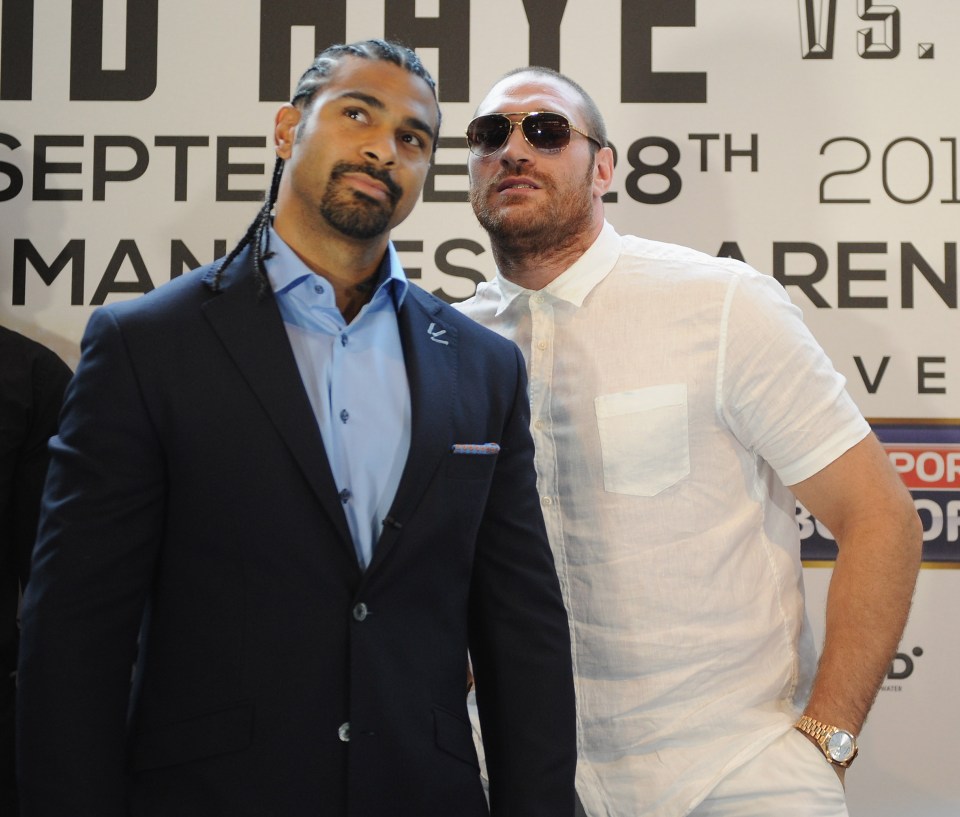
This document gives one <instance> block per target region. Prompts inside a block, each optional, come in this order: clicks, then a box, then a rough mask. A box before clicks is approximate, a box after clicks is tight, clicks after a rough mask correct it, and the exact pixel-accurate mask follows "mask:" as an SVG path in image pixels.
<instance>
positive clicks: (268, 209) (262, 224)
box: [207, 40, 440, 295]
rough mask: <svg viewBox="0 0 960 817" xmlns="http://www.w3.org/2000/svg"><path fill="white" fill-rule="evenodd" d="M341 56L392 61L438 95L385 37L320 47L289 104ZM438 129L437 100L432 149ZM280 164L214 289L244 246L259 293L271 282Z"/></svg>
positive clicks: (423, 72) (421, 70)
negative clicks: (269, 265)
mask: <svg viewBox="0 0 960 817" xmlns="http://www.w3.org/2000/svg"><path fill="white" fill-rule="evenodd" d="M344 57H359V58H360V59H367V60H383V61H385V62H391V63H393V64H394V65H397V66H399V67H400V68H404V69H406V70H407V71H409V72H410V73H411V74H413V75H414V76H417V77H419V78H420V79H422V80H423V81H424V82H425V83H426V84H427V85H428V86H429V87H430V90H431V91H433V97H434V100H436V98H437V84H436V82H435V81H434V79H433V77H432V76H430V73H429V71H427V69H426V68H425V67H424V65H423V63H422V62H420V58H419V57H418V56H417V55H416V53H415V52H414V51H412V50H411V49H409V48H407V47H406V46H404V45H400V44H399V43H394V42H389V41H386V40H364V41H362V42H358V43H346V44H343V43H341V44H338V45H331V46H330V47H329V48H326V49H324V50H323V51H321V52H320V53H319V54H318V55H317V57H316V59H315V60H314V61H313V64H312V65H311V66H310V67H309V68H308V69H307V70H306V71H304V72H303V75H302V76H301V77H300V79H299V80H298V81H297V86H296V88H295V89H294V92H293V97H292V98H291V100H290V104H291V105H294V106H296V107H297V108H300V109H301V110H306V109H307V108H309V106H310V103H311V102H313V98H314V96H316V93H317V91H319V90H320V89H321V88H322V87H323V86H324V85H325V84H326V83H327V82H328V81H329V79H330V77H331V76H332V75H333V72H334V69H336V67H337V66H338V65H339V64H340V60H342V59H343V58H344ZM439 133H440V105H439V103H438V104H437V129H436V132H435V133H434V137H433V150H434V152H436V150H437V137H438V135H439ZM283 167H284V160H283V159H281V158H280V157H279V156H278V157H277V160H276V162H275V163H274V165H273V177H272V179H271V181H270V189H269V190H268V191H267V195H266V199H265V200H264V203H263V206H262V207H261V208H260V210H259V212H258V213H257V215H256V218H254V220H253V221H252V222H251V223H250V226H249V227H248V228H247V231H246V233H244V235H243V237H242V238H241V239H240V241H238V242H237V244H236V246H235V247H234V248H233V249H232V250H231V251H230V253H229V254H228V255H227V256H226V257H225V258H224V259H223V260H222V261H221V262H220V264H219V265H218V266H217V268H216V270H215V271H214V274H213V277H212V278H211V279H209V280H208V282H207V283H208V286H209V287H210V288H211V289H212V290H213V291H214V292H219V291H220V288H221V285H222V283H223V277H224V274H225V273H226V271H227V267H229V266H230V264H232V263H233V261H234V259H235V258H236V257H237V256H238V255H239V254H240V253H241V251H242V250H243V249H244V247H247V246H249V247H250V248H251V253H252V254H253V265H254V270H255V274H256V276H257V278H258V280H259V281H260V294H261V295H262V294H264V293H266V292H268V291H269V289H270V282H269V279H268V278H267V268H266V265H265V264H264V262H265V261H266V259H268V258H270V257H271V256H272V255H273V253H272V252H271V250H270V225H271V221H272V216H273V208H274V205H275V204H276V202H277V193H278V191H279V190H280V178H281V176H283Z"/></svg>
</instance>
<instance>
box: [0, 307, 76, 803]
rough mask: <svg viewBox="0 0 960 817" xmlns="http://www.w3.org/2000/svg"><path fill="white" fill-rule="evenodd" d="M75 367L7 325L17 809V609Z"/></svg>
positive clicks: (5, 592)
mask: <svg viewBox="0 0 960 817" xmlns="http://www.w3.org/2000/svg"><path fill="white" fill-rule="evenodd" d="M70 375H71V372H70V368H69V367H68V366H67V364H66V363H64V362H63V361H62V360H61V359H60V358H59V357H57V355H56V354H55V353H54V352H52V351H51V350H50V349H48V348H47V347H46V346H43V345H41V344H39V343H37V342H36V341H35V340H31V339H30V338H28V337H24V336H23V335H21V334H20V333H19V332H14V331H12V330H10V329H7V328H5V327H3V326H0V814H16V813H17V787H16V777H15V773H14V760H13V747H14V738H13V718H14V690H15V686H14V685H15V678H16V669H17V643H18V642H19V628H18V627H17V610H18V607H19V602H20V589H21V588H22V587H23V586H25V585H26V583H27V578H28V575H29V570H30V553H31V551H32V550H33V542H34V539H35V538H36V535H37V516H38V515H39V512H40V497H41V495H42V494H43V480H44V477H45V476H46V474H47V462H48V461H49V456H48V454H47V441H48V440H49V439H50V437H51V436H52V435H53V434H54V433H55V432H56V430H57V416H58V415H59V413H60V404H61V403H62V402H63V392H64V389H66V387H67V383H68V382H69V381H70Z"/></svg>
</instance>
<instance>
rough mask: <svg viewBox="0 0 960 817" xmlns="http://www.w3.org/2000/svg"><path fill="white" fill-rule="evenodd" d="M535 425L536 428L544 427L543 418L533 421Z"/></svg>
mask: <svg viewBox="0 0 960 817" xmlns="http://www.w3.org/2000/svg"><path fill="white" fill-rule="evenodd" d="M533 427H534V428H536V429H541V428H543V420H535V421H534V423H533Z"/></svg>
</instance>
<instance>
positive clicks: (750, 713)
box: [460, 224, 869, 817]
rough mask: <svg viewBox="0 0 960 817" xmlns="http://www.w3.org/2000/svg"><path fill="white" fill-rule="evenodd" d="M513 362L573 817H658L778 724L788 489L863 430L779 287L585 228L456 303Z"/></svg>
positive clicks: (796, 620) (794, 539)
mask: <svg viewBox="0 0 960 817" xmlns="http://www.w3.org/2000/svg"><path fill="white" fill-rule="evenodd" d="M460 308H461V310H462V311H463V312H465V313H466V314H467V315H469V316H470V317H472V318H474V319H476V320H478V321H479V322H480V323H483V324H485V325H486V326H489V327H490V328H492V329H494V330H495V331H497V332H499V333H500V334H502V335H505V336H506V337H508V338H510V339H512V340H514V341H515V342H516V343H517V344H518V345H519V347H520V349H521V350H522V351H523V354H524V357H525V358H526V360H527V367H528V370H529V381H530V401H531V406H532V415H531V424H532V431H533V437H534V441H535V443H536V466H537V475H538V486H539V490H540V494H541V503H542V508H543V512H544V517H545V519H546V523H547V532H548V535H549V538H550V543H551V545H552V547H553V551H554V556H555V560H556V565H557V571H558V573H559V576H560V583H561V587H562V589H563V594H564V599H565V601H566V604H567V610H568V612H569V617H570V627H571V635H572V642H573V660H574V674H575V679H576V685H577V699H578V720H579V742H580V745H579V753H580V758H579V764H578V771H577V778H578V779H577V788H578V791H579V793H580V797H581V800H582V801H583V804H584V807H585V809H586V812H587V814H588V815H590V817H601V815H602V816H604V817H639V815H655V816H656V817H678V815H683V814H686V813H687V812H689V811H690V810H691V809H692V808H693V807H694V806H695V805H696V804H697V803H699V802H700V801H701V800H702V799H703V798H704V797H705V796H706V795H707V794H708V793H709V791H710V789H711V788H713V786H715V785H716V784H717V783H718V782H719V781H720V780H721V779H722V778H723V776H724V775H725V774H726V773H728V772H730V771H732V770H733V769H735V768H736V767H737V766H738V765H740V764H741V763H743V762H745V761H746V760H747V759H749V758H750V757H751V756H752V755H753V754H754V753H755V752H756V751H757V750H759V749H760V748H762V747H763V746H765V745H767V744H769V743H770V742H772V741H773V740H775V739H776V738H777V737H778V736H779V735H781V734H783V733H784V732H785V731H786V730H788V729H790V728H791V725H792V724H793V722H794V721H795V719H796V716H797V711H798V709H799V708H801V707H802V705H803V703H804V702H805V699H806V697H807V695H808V694H809V688H810V683H811V680H812V676H813V673H814V670H815V663H816V656H815V652H814V645H813V640H812V637H811V634H810V629H809V624H808V622H807V620H806V616H805V614H804V607H803V578H802V569H801V564H800V542H799V532H798V526H797V522H796V519H795V500H794V497H793V495H792V494H791V493H790V491H789V490H788V489H787V488H785V487H784V486H785V485H790V484H793V483H796V482H799V481H800V480H803V479H806V478H807V477H809V476H812V475H813V474H815V473H816V472H817V471H819V470H820V469H822V468H824V467H825V466H826V465H828V464H829V463H831V462H832V461H833V460H835V459H836V458H837V457H839V456H840V455H841V454H843V453H844V452H845V451H846V450H847V449H849V448H851V447H852V446H853V445H855V444H856V443H857V442H859V441H860V440H861V439H863V438H864V437H865V436H866V435H867V433H868V432H869V426H868V425H867V423H866V421H865V420H864V419H863V417H862V416H861V414H860V412H859V411H858V410H857V408H856V406H855V405H854V403H853V401H852V400H851V399H850V397H849V396H848V395H847V393H846V391H845V389H844V383H845V381H844V379H843V377H842V376H841V375H839V374H838V373H837V372H836V371H835V370H834V368H833V366H832V365H831V363H830V361H829V360H828V359H827V357H826V355H825V354H824V352H823V350H822V349H821V348H820V346H819V345H818V344H817V343H816V341H815V340H814V339H813V337H812V335H811V334H810V332H809V331H808V330H807V328H806V327H805V326H804V325H803V322H802V319H801V316H800V311H799V310H798V309H797V308H796V307H794V306H792V305H791V304H790V302H789V300H788V298H787V296H786V293H785V292H784V290H783V288H782V287H781V286H780V285H779V284H778V283H777V282H776V281H775V280H774V279H772V278H771V277H769V276H765V275H761V274H760V273H758V272H756V271H755V270H753V269H751V268H750V267H748V266H747V265H745V264H743V263H741V262H739V261H735V260H732V259H717V258H713V257H711V256H708V255H704V254H702V253H699V252H696V251H694V250H690V249H687V248H684V247H679V246H675V245H669V244H663V243H658V242H654V241H647V240H644V239H640V238H635V237H632V236H622V237H621V236H619V235H618V234H617V233H616V232H615V230H614V229H613V227H612V226H611V225H609V224H605V225H604V227H603V230H602V231H601V233H600V235H599V236H598V238H597V240H596V242H595V243H594V244H593V246H591V247H590V249H589V250H588V251H587V252H586V253H584V255H583V256H581V258H580V259H578V261H577V262H576V263H575V264H574V265H573V266H572V267H570V268H569V269H568V270H567V271H566V272H564V273H563V274H562V275H561V276H559V277H558V278H557V279H555V280H554V281H553V282H551V283H550V284H549V285H548V286H547V287H545V288H544V289H542V290H540V291H536V292H534V291H530V290H525V289H522V288H521V287H519V286H517V285H515V284H513V283H511V282H509V281H507V280H505V279H504V278H502V277H501V276H498V277H497V278H496V279H495V280H494V281H492V282H490V283H486V284H480V286H479V287H478V288H477V294H476V296H475V297H474V298H473V299H471V300H469V301H467V302H465V303H464V304H461V305H460Z"/></svg>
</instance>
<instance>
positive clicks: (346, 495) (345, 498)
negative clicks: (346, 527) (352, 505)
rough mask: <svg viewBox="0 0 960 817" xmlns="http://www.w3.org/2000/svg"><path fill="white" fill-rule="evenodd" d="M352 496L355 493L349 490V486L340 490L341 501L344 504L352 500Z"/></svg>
mask: <svg viewBox="0 0 960 817" xmlns="http://www.w3.org/2000/svg"><path fill="white" fill-rule="evenodd" d="M352 496H353V494H351V493H350V490H349V489H348V488H344V489H343V490H342V491H341V492H340V501H341V502H342V503H343V504H344V505H346V504H347V503H348V502H349V501H350V497H352Z"/></svg>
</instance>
